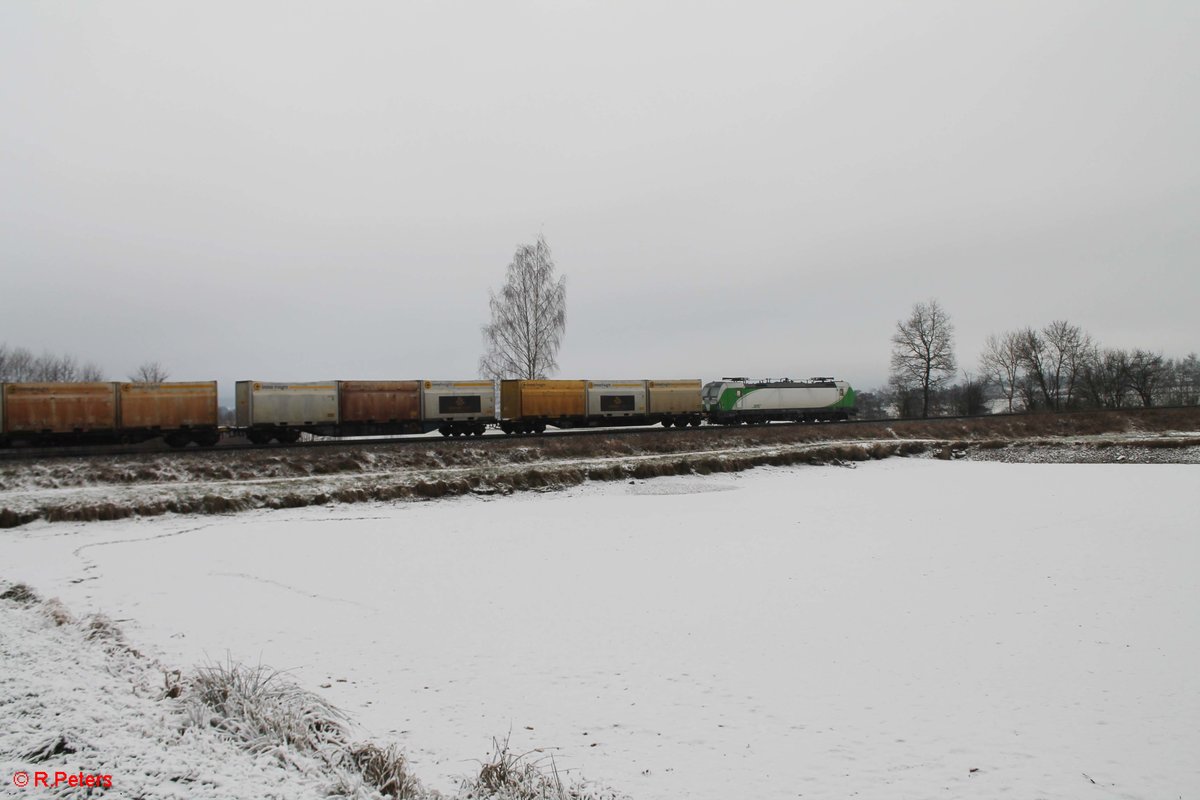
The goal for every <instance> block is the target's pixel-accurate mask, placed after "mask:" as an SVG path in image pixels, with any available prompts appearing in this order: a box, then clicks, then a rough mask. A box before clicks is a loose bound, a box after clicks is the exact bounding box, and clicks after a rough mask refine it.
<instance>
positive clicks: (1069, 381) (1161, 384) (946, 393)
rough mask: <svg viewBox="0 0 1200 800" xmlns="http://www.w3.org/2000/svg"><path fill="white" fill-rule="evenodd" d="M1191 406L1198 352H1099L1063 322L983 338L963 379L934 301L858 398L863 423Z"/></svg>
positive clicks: (905, 324)
mask: <svg viewBox="0 0 1200 800" xmlns="http://www.w3.org/2000/svg"><path fill="white" fill-rule="evenodd" d="M1197 404H1200V357H1198V356H1197V354H1196V353H1191V354H1190V355H1188V356H1186V357H1184V358H1167V357H1164V355H1163V354H1162V353H1160V352H1153V351H1151V350H1147V349H1142V348H1135V349H1132V350H1127V349H1120V348H1111V347H1103V346H1101V345H1100V344H1099V343H1098V342H1097V341H1096V340H1095V338H1093V337H1092V335H1091V334H1089V333H1088V332H1087V331H1085V330H1083V329H1082V328H1081V327H1080V326H1079V325H1075V324H1073V323H1071V322H1069V321H1067V320H1054V321H1052V322H1050V323H1048V324H1046V325H1045V326H1044V327H1041V328H1034V327H1025V328H1020V329H1018V330H1013V331H1006V332H1004V333H1002V334H993V335H991V336H988V337H987V340H986V341H985V343H984V347H983V351H982V352H981V353H980V355H979V361H978V366H977V368H976V370H975V371H974V372H971V371H969V370H964V371H962V372H961V373H960V372H959V369H958V362H957V360H956V357H955V353H954V325H953V323H952V321H951V319H950V315H949V314H948V313H947V312H946V310H945V309H944V308H942V307H941V305H940V304H939V303H938V302H937V300H930V301H928V302H924V303H916V304H915V305H914V306H913V309H912V312H911V313H910V314H909V316H908V317H907V318H905V319H901V320H899V321H897V323H896V331H895V333H894V334H893V335H892V359H891V373H890V375H889V379H888V385H887V387H886V388H884V389H881V390H877V391H875V392H861V393H859V406H860V407H859V413H860V416H862V417H864V418H882V417H886V416H893V415H894V416H900V417H928V416H935V415H948V414H961V415H973V414H983V413H988V412H989V411H992V410H1000V411H1008V412H1017V411H1040V410H1046V411H1067V410H1078V409H1088V408H1093V409H1099V408H1128V407H1133V406H1142V407H1149V406H1159V405H1197ZM996 406H999V408H996Z"/></svg>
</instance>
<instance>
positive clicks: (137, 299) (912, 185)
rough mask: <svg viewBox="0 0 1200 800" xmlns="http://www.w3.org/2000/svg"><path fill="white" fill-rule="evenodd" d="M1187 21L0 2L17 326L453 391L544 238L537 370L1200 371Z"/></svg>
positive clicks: (5, 310) (219, 369) (116, 355)
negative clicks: (1088, 347) (1097, 348)
mask: <svg viewBox="0 0 1200 800" xmlns="http://www.w3.org/2000/svg"><path fill="white" fill-rule="evenodd" d="M1198 42H1200V3H1197V2H1195V0H1182V1H1181V2H1132V1H1130V2H1118V3H1111V2H1096V1H1095V0H1089V1H1088V2H1047V1H1046V0H1038V2H1011V1H1010V0H1005V2H995V3H990V4H985V3H982V2H980V3H975V2H972V3H963V2H936V3H935V2H895V3H892V2H887V3H884V2H863V3H853V4H851V3H830V2H820V3H817V2H794V1H793V2H761V3H754V2H749V3H748V2H737V3H732V2H730V3H724V4H711V3H698V2H673V3H654V2H646V0H638V2H627V3H618V2H570V0H553V1H551V0H546V2H480V3H456V2H424V3H415V2H381V3H366V2H346V3H341V2H339V3H332V2H330V3H324V4H303V3H298V2H291V1H290V0H289V2H277V3H266V2H241V1H239V2H229V3H222V2H213V1H212V0H205V2H192V3H186V4H185V3H174V2H172V3H164V2H159V1H158V0H154V2H144V3H135V2H104V3H100V2H95V3H86V4H85V3H70V4H67V3H35V2H33V1H32V0H28V1H22V0H10V1H9V2H4V3H2V4H0V271H2V273H3V275H2V280H0V297H2V298H3V300H2V317H0V342H7V343H8V344H9V345H13V346H26V347H29V348H31V349H34V350H36V351H41V350H43V349H49V350H51V351H55V352H70V353H73V354H75V355H77V356H79V357H80V358H81V359H91V360H94V361H96V362H98V363H99V364H100V365H101V366H102V367H103V368H104V369H105V370H106V371H107V372H108V373H109V374H110V377H112V378H114V379H116V378H123V377H124V376H125V375H127V374H128V373H129V372H131V371H132V370H133V369H134V368H135V367H136V365H137V364H138V363H140V362H142V361H145V360H151V359H157V360H159V361H162V362H163V363H164V364H166V365H167V366H168V367H169V368H170V371H171V376H172V378H173V379H213V378H215V379H218V380H220V381H222V383H228V384H229V386H228V387H222V394H223V395H226V394H228V393H229V392H230V391H231V390H232V381H234V380H237V379H242V378H255V379H267V380H315V379H331V378H340V379H352V378H413V377H421V378H467V377H473V376H474V375H475V374H476V365H477V361H478V357H479V354H480V350H481V339H480V333H479V327H480V325H481V324H483V323H484V322H486V320H487V299H488V289H489V288H498V287H499V286H500V284H501V282H502V280H503V276H504V269H505V266H506V265H507V264H508V262H509V260H510V259H511V257H512V253H513V250H514V249H515V248H516V246H517V245H518V244H520V243H523V242H530V241H532V240H533V239H534V238H535V237H536V236H537V235H538V233H539V232H541V233H544V234H545V236H546V238H547V240H548V241H549V243H550V245H551V247H552V248H553V251H554V255H555V258H556V261H557V263H558V266H559V269H560V271H561V272H562V273H563V274H565V275H566V276H567V285H568V290H567V297H568V308H567V316H568V325H567V334H566V338H565V341H564V343H563V348H562V350H561V353H560V363H561V371H560V373H559V377H591V378H625V377H664V378H665V377H704V378H706V379H707V378H712V377H718V376H721V375H730V374H737V375H752V376H782V375H790V376H809V375H816V374H822V375H838V376H841V377H845V378H847V379H849V380H850V381H851V382H853V383H855V384H856V385H860V386H862V387H865V388H869V387H871V386H875V385H878V384H881V383H882V382H883V381H885V380H886V374H887V368H888V355H889V347H890V345H889V336H890V334H891V332H892V330H893V329H894V327H895V324H896V320H897V319H899V318H900V317H903V316H905V315H906V314H907V312H908V311H909V309H910V308H911V306H912V304H913V303H914V302H916V301H918V300H924V299H928V298H930V297H936V298H938V299H939V300H940V302H941V303H942V304H943V306H944V307H945V308H946V309H947V311H949V313H950V314H951V316H952V317H953V320H954V322H955V325H956V328H957V352H958V356H959V360H960V362H961V364H962V365H963V366H967V367H973V366H974V365H975V363H976V362H977V358H978V354H979V351H980V349H981V347H982V345H983V340H984V337H985V336H986V335H987V334H988V333H991V332H996V333H999V332H1002V331H1004V330H1008V329H1013V328H1016V327H1020V326H1024V325H1035V326H1040V325H1044V324H1045V323H1047V322H1049V321H1051V320H1053V319H1056V318H1065V319H1068V320H1070V321H1072V322H1075V323H1077V324H1080V325H1082V326H1083V327H1084V328H1085V329H1086V330H1088V331H1089V332H1091V333H1092V334H1093V335H1094V336H1095V337H1096V338H1097V339H1098V340H1100V342H1101V343H1103V344H1106V345H1112V346H1121V347H1134V346H1141V347H1146V348H1152V349H1156V350H1162V351H1164V352H1165V353H1166V354H1167V355H1185V354H1186V353H1187V352H1189V351H1193V350H1196V349H1200V322H1198V321H1197V307H1198V301H1200V264H1198V258H1197V255H1198V253H1200V224H1198V223H1200V159H1198V157H1197V155H1198V153H1200V45H1198V44H1197V43H1198Z"/></svg>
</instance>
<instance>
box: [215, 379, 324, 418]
mask: <svg viewBox="0 0 1200 800" xmlns="http://www.w3.org/2000/svg"><path fill="white" fill-rule="evenodd" d="M337 422H338V395H337V381H313V382H309V383H268V382H267V381H238V382H237V423H238V426H239V427H243V428H246V427H250V426H253V425H321V424H325V425H330V424H332V425H336V424H337Z"/></svg>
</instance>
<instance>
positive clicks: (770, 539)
mask: <svg viewBox="0 0 1200 800" xmlns="http://www.w3.org/2000/svg"><path fill="white" fill-rule="evenodd" d="M1197 489H1200V471H1197V469H1196V468H1195V467H1194V466H1191V465H1127V464H1120V465H1114V464H1095V465H1057V464H1024V465H1013V464H1001V463H983V462H966V461H953V462H945V461H937V460H911V459H890V460H887V461H883V462H877V463H876V462H871V463H863V464H860V465H859V466H858V468H857V469H846V468H837V467H824V468H814V467H795V468H779V469H758V470H754V471H752V472H748V473H739V474H734V475H714V476H710V477H705V478H698V477H679V478H661V479H656V480H652V481H638V482H635V483H633V484H628V483H620V484H585V485H583V486H579V487H576V488H573V489H570V490H566V491H562V492H558V493H547V494H518V495H513V496H510V497H503V498H490V499H483V498H474V497H465V498H456V499H453V500H444V501H435V502H426V503H400V504H363V505H356V506H329V507H312V508H304V509H294V510H290V511H275V512H252V513H248V514H243V515H238V516H229V517H211V516H210V517H195V518H189V517H170V516H168V517H162V518H156V519H152V520H126V521H120V522H111V523H87V524H63V523H59V524H47V523H33V524H31V525H28V526H24V527H22V528H18V529H14V530H10V531H3V532H0V565H3V567H0V570H2V572H3V574H4V575H5V577H8V578H10V579H13V580H22V581H25V582H27V583H29V584H31V585H32V586H33V587H34V588H35V589H37V590H38V591H39V592H40V593H41V594H43V595H45V596H50V595H58V596H60V597H61V598H62V600H63V601H64V602H65V603H66V604H67V605H68V606H69V607H71V608H72V609H73V610H75V611H76V612H78V613H85V612H92V611H103V612H105V613H107V614H109V615H110V616H112V617H114V618H116V619H117V620H118V621H120V622H121V624H122V626H123V627H124V629H125V631H126V635H127V637H128V639H129V640H130V641H131V643H133V644H134V645H135V646H136V647H138V648H141V649H145V650H147V651H149V652H150V653H151V654H152V655H155V656H156V657H159V658H161V659H163V660H164V661H165V662H167V663H174V664H177V665H180V666H184V667H187V666H190V665H193V664H196V663H198V662H201V661H205V660H223V659H224V658H225V657H226V654H227V653H228V654H229V655H231V656H232V657H234V658H236V659H241V660H244V661H248V662H250V663H257V662H259V661H262V662H263V663H267V664H270V665H272V666H275V667H278V668H284V669H288V670H290V674H291V675H292V676H293V677H295V678H296V679H297V680H299V681H300V682H301V684H302V685H304V686H305V687H306V688H309V689H313V690H316V691H319V692H321V693H322V694H324V695H325V696H326V697H328V698H329V699H330V700H331V701H332V702H333V703H335V704H337V705H340V706H341V707H343V708H345V709H346V710H347V711H349V712H350V713H351V715H352V716H353V717H354V718H355V719H356V721H357V722H359V723H361V724H362V725H364V726H365V727H366V728H367V729H368V730H369V731H371V732H372V733H373V734H374V735H376V736H378V737H379V738H381V739H388V738H395V739H398V740H399V741H400V742H401V743H402V744H403V745H404V747H405V749H406V751H407V753H408V754H409V756H410V758H411V760H412V762H413V766H414V769H415V770H416V772H417V774H418V776H419V777H421V778H422V779H423V780H424V781H425V782H426V784H427V785H432V786H433V787H435V788H442V789H450V788H452V787H453V786H454V781H453V777H454V776H458V775H461V774H464V773H467V772H470V771H471V770H472V768H473V767H475V766H476V762H475V759H479V758H482V757H483V756H485V755H486V754H487V752H488V750H489V747H490V745H491V739H492V737H493V736H498V737H501V738H503V737H504V736H505V735H507V734H508V733H509V731H511V736H512V743H513V745H514V747H515V748H516V749H518V750H521V749H528V748H533V747H545V748H553V749H551V750H549V752H553V753H554V756H555V759H556V763H557V764H558V766H559V768H560V769H562V768H567V769H570V770H572V774H579V773H582V774H583V775H584V776H586V777H588V778H591V779H597V780H601V781H602V782H604V783H607V784H610V785H612V786H614V787H616V788H618V789H621V790H623V791H626V792H629V793H630V794H632V795H634V796H635V797H638V798H643V799H644V798H656V797H689V798H697V799H698V800H716V798H730V797H748V798H750V797H753V798H784V797H798V796H803V797H835V796H836V797H849V796H858V797H877V798H895V797H930V796H947V797H956V796H962V795H965V794H968V793H969V794H971V795H972V796H982V797H1000V796H1004V795H1011V796H1017V797H1047V798H1051V797H1061V798H1075V797H1080V796H1086V795H1087V794H1093V793H1094V794H1097V795H1098V796H1116V797H1146V798H1157V797H1177V796H1194V795H1195V794H1196V793H1197V792H1200V761H1198V760H1197V759H1196V758H1195V755H1194V754H1195V753H1196V752H1197V751H1200V678H1197V672H1196V670H1195V664H1197V663H1200V624H1198V623H1200V602H1198V601H1200V570H1198V569H1197V567H1198V566H1200V538H1198V537H1197V531H1200V505H1198V504H1197V503H1196V502H1195V499H1194V498H1195V497H1196V496H1197ZM973 770H974V771H973Z"/></svg>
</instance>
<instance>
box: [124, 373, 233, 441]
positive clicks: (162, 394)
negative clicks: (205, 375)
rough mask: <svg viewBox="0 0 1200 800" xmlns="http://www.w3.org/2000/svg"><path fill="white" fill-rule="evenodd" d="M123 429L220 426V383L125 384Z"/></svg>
mask: <svg viewBox="0 0 1200 800" xmlns="http://www.w3.org/2000/svg"><path fill="white" fill-rule="evenodd" d="M120 418H121V429H122V430H164V431H166V430H177V429H180V428H215V427H216V426H217V421H218V420H217V382H216V381H202V382H198V383H122V384H121V417H120Z"/></svg>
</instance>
